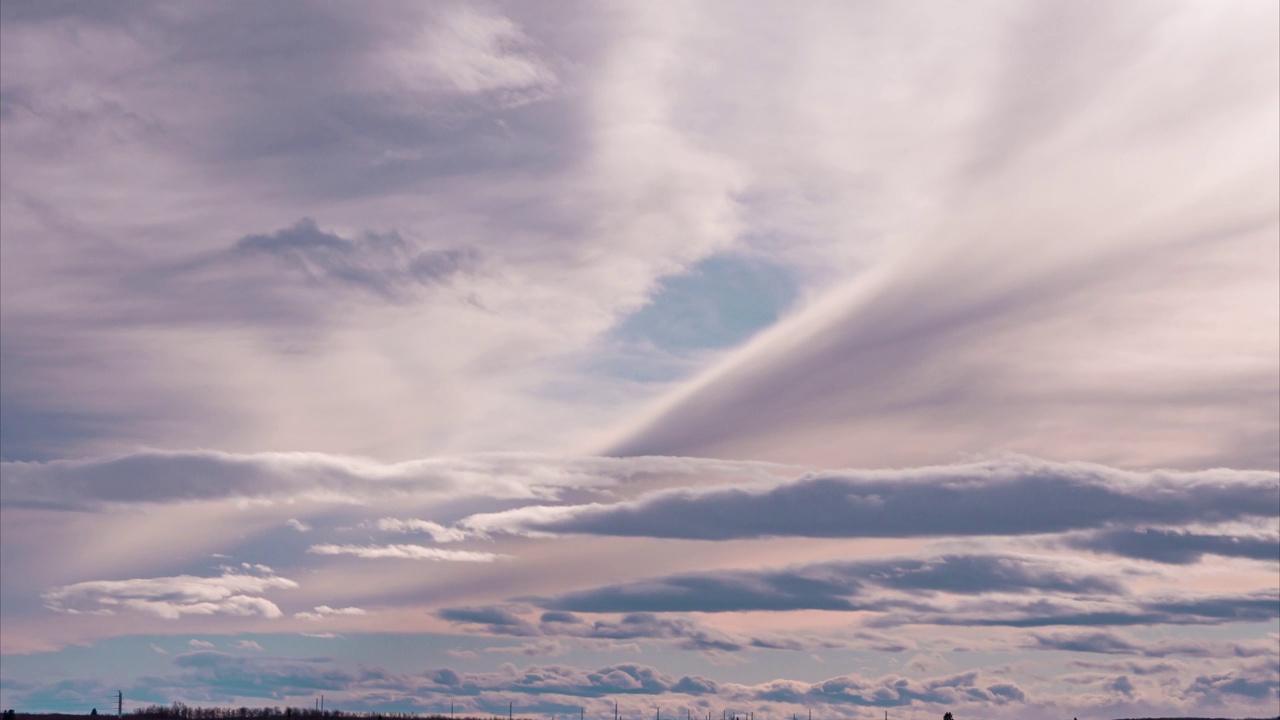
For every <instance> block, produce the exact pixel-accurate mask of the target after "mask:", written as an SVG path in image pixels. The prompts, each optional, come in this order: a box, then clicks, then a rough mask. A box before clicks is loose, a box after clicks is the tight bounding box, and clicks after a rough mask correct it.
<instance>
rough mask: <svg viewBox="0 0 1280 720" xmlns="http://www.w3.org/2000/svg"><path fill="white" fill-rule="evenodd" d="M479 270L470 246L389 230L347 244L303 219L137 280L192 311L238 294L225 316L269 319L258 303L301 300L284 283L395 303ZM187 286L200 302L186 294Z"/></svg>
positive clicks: (152, 290)
mask: <svg viewBox="0 0 1280 720" xmlns="http://www.w3.org/2000/svg"><path fill="white" fill-rule="evenodd" d="M479 267H480V255H479V253H478V251H476V250H475V249H473V248H463V249H421V248H419V247H417V246H416V244H415V243H411V242H410V241H408V240H406V239H405V238H404V237H402V236H401V235H400V234H399V233H396V232H388V233H376V232H366V233H364V234H362V235H360V236H358V237H356V238H354V239H347V238H344V237H341V236H340V235H338V234H336V233H332V232H326V231H324V230H321V229H320V227H319V226H318V225H317V224H316V222H315V220H312V219H311V218H303V219H302V220H299V221H298V222H297V223H295V224H294V225H293V226H291V227H288V228H284V229H282V230H278V231H276V232H274V233H269V234H257V235H248V236H245V237H243V238H241V239H240V240H239V241H237V242H236V243H235V244H234V245H233V246H232V247H230V248H229V249H227V250H225V251H222V252H218V253H214V254H211V255H205V256H201V257H197V258H193V259H191V260H187V261H184V262H181V263H178V264H175V265H173V266H171V267H168V268H161V269H158V270H155V271H152V272H151V273H144V274H141V275H139V276H137V278H136V283H137V284H138V285H139V287H140V289H145V290H147V291H150V292H153V293H157V294H162V295H163V296H165V297H166V298H168V299H169V300H168V303H167V304H168V305H170V306H172V305H174V304H175V302H176V301H177V300H178V299H179V298H181V297H183V296H184V295H187V296H188V300H190V303H189V304H190V306H191V311H193V312H199V311H200V307H201V306H202V305H208V304H210V303H211V302H212V303H214V304H216V303H217V302H219V301H226V300H231V299H234V298H236V297H237V296H240V299H241V300H242V302H244V303H245V304H244V305H242V306H240V310H241V313H240V316H239V317H235V318H227V319H229V320H230V319H234V320H244V319H249V318H250V317H252V316H255V315H256V317H258V318H259V319H261V320H265V321H270V320H272V318H270V317H269V316H266V317H264V316H263V312H262V311H263V303H264V302H265V303H268V304H269V305H281V306H283V305H284V304H286V303H289V302H293V303H295V304H296V303H299V302H301V301H302V299H301V298H298V299H296V300H293V301H290V300H288V299H287V298H286V297H282V296H281V293H285V292H287V290H288V288H289V287H290V286H291V285H292V286H295V287H296V286H299V285H301V286H304V287H305V286H311V287H316V288H338V289H341V288H347V289H352V290H357V291H360V292H363V293H364V294H366V295H368V296H371V297H373V298H376V299H379V300H383V301H387V302H396V303H401V302H407V301H409V300H411V299H413V298H415V297H416V296H417V295H418V294H419V293H420V292H421V291H423V290H425V289H427V288H430V287H432V286H437V285H443V284H447V283H449V282H450V281H451V280H452V279H453V278H455V277H456V276H465V275H469V274H472V273H474V272H476V271H477V270H478V269H479ZM192 288H196V290H194V292H198V293H200V297H190V295H191V293H192V292H193V290H192ZM273 296H274V297H273ZM308 300H309V302H307V303H306V304H307V305H309V306H311V307H314V306H315V305H316V302H317V300H316V299H315V298H314V297H313V298H309V299H308ZM201 301H203V302H201ZM249 302H252V303H253V305H252V306H250V305H249V304H248V303H249ZM229 307H235V306H229ZM255 309H256V311H257V312H256V314H255V312H254V310H255ZM285 319H289V318H285Z"/></svg>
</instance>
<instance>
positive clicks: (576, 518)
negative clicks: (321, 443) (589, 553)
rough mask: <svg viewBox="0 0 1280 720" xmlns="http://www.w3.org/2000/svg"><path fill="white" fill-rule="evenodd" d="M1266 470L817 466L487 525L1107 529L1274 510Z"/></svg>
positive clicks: (686, 533)
mask: <svg viewBox="0 0 1280 720" xmlns="http://www.w3.org/2000/svg"><path fill="white" fill-rule="evenodd" d="M1278 477H1280V476H1278V475H1277V474H1276V473H1273V472H1267V471H1235V470H1207V471H1200V472H1174V471H1154V472H1146V473H1135V472H1126V471H1121V470H1115V469H1112V468H1108V467H1104V466H1100V465H1089V464H1084V463H1070V464H1068V463H1053V462H1047V461H1041V460H1034V459H1030V458H1006V459H1002V460H994V461H989V462H984V463H977V464H972V465H956V466H947V467H931V468H921V469H916V470H906V471H879V472H876V471H864V472H858V473H840V474H836V473H823V474H816V475H808V476H804V477H802V478H800V479H798V480H796V481H794V482H790V483H786V484H782V485H778V486H775V487H769V488H758V489H757V488H744V487H720V488H714V489H710V490H676V491H669V492H660V493H656V494H653V495H650V496H647V497H642V498H640V499H639V500H635V501H631V502H622V503H616V504H613V505H590V506H582V507H576V508H569V509H557V511H556V512H554V513H550V512H547V513H542V514H539V512H540V511H537V510H535V509H528V510H519V511H513V512H512V513H510V514H509V515H508V516H505V517H502V516H498V517H493V518H484V521H485V523H486V527H490V528H492V529H494V530H501V529H504V528H503V525H504V522H505V523H506V524H507V526H508V527H509V528H510V529H513V530H517V531H518V530H521V529H528V530H538V531H545V532H559V533H583V534H591V535H622V536H638V537H671V538H688V539H700V540H728V539H734V538H761V537H781V536H799V537H928V536H941V535H1024V534H1032V533H1050V532H1062V531H1066V530H1074V529H1081V528H1096V527H1102V526H1107V525H1110V524H1135V523H1163V524H1178V523H1184V522H1191V521H1201V522H1218V521H1225V520H1233V519H1239V518H1254V517H1273V516H1274V515H1275V508H1276V507H1280V482H1277V478H1278Z"/></svg>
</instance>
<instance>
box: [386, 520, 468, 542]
mask: <svg viewBox="0 0 1280 720" xmlns="http://www.w3.org/2000/svg"><path fill="white" fill-rule="evenodd" d="M377 527H378V529H379V530H382V531H383V532H395V533H426V534H427V535H430V536H431V539H432V540H435V541H436V542H441V543H443V542H457V541H459V540H466V539H467V533H466V532H465V531H463V530H459V529H457V528H450V527H445V526H443V525H441V524H440V523H437V522H432V521H431V520H417V519H409V520H398V519H396V518H382V519H380V520H378V524H377Z"/></svg>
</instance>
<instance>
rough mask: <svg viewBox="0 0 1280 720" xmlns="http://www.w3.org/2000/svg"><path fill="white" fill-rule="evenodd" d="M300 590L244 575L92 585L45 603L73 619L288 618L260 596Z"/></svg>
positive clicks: (67, 588)
mask: <svg viewBox="0 0 1280 720" xmlns="http://www.w3.org/2000/svg"><path fill="white" fill-rule="evenodd" d="M296 587H298V583H296V582H294V581H293V580H290V579H288V578H284V577H280V576H277V575H269V574H268V575H242V574H237V573H235V572H233V571H230V570H226V571H224V572H223V574H222V575H220V576H217V577H196V576H193V575H177V576H173V577H158V578H135V579H131V580H92V581H89V582H81V583H75V584H72V585H64V586H61V587H57V588H53V589H51V590H49V591H47V592H45V593H44V595H43V596H42V597H43V598H44V602H45V605H46V607H48V608H49V609H51V610H55V611H58V612H68V613H75V612H84V611H101V610H107V609H111V608H127V609H131V610H137V611H140V612H144V613H150V614H153V615H158V616H160V617H162V618H165V619H167V620H175V619H177V618H179V617H182V616H183V615H242V616H248V615H258V616H262V617H267V618H278V617H281V615H282V613H281V612H280V608H279V607H277V606H276V604H275V603H273V602H271V601H270V600H267V599H266V598H264V597H260V595H261V594H262V593H264V592H266V591H268V590H273V589H290V588H296ZM193 642H197V641H193Z"/></svg>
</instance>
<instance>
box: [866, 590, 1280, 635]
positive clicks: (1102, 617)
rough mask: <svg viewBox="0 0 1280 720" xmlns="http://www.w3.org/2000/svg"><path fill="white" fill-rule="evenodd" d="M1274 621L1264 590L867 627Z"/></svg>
mask: <svg viewBox="0 0 1280 720" xmlns="http://www.w3.org/2000/svg"><path fill="white" fill-rule="evenodd" d="M1277 617H1280V591H1277V590H1265V591H1255V592H1250V593H1241V594H1239V595H1207V596H1187V597H1182V598H1154V599H1145V598H1133V599H1129V600H1126V601H1122V602H1114V601H1108V602H1102V603H1098V604H1096V605H1084V606H1081V605H1079V604H1073V603H1068V602H1065V601H1063V600H1060V599H1056V598H1042V599H1037V600H1034V601H1031V602H1027V603H1010V602H1005V601H997V600H978V601H976V602H972V603H968V604H964V605H962V606H960V607H958V608H947V609H945V610H943V609H942V608H938V609H936V610H935V611H931V612H925V613H913V612H909V611H900V612H898V613H895V614H893V615H884V616H881V617H878V618H874V619H872V620H870V621H869V622H868V624H869V625H871V626H873V627H887V626H893V625H902V624H926V625H953V626H979V627H1022V628H1037V627H1052V626H1057V625H1063V626H1073V625H1074V626H1093V627H1100V626H1117V627H1123V626H1137V625H1221V624H1225V623H1237V622H1239V623H1258V622H1268V621H1273V620H1275V619H1276V618H1277Z"/></svg>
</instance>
